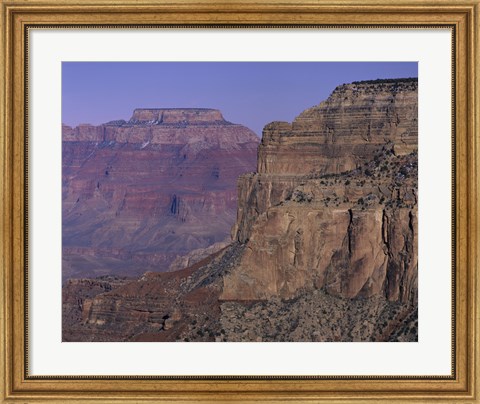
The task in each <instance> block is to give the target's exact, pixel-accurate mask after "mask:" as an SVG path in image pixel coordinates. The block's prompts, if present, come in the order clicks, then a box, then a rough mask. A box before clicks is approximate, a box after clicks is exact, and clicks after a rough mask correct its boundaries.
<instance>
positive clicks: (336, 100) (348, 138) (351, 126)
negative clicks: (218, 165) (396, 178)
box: [257, 79, 418, 175]
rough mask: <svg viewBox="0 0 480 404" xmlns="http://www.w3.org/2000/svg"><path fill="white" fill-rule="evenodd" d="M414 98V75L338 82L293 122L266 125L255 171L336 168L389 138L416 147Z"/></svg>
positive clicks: (399, 149) (402, 149)
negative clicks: (339, 83)
mask: <svg viewBox="0 0 480 404" xmlns="http://www.w3.org/2000/svg"><path fill="white" fill-rule="evenodd" d="M417 104H418V96H417V80H416V79H405V80H378V81H366V82H356V83H352V84H345V85H342V86H339V87H337V88H336V89H335V90H334V91H333V93H332V94H331V95H330V97H329V98H328V99H327V100H326V101H324V102H322V103H321V104H319V105H318V106H315V107H313V108H310V109H307V110H306V111H304V112H302V113H301V114H300V115H299V116H298V117H297V118H296V119H295V120H294V121H293V122H292V123H291V124H289V123H287V122H273V123H271V124H269V125H267V126H265V128H264V131H263V137H262V144H261V146H260V148H259V152H258V168H257V171H258V172H259V173H261V174H274V175H276V174H279V173H282V174H284V175H301V174H308V173H310V172H314V171H318V172H322V173H323V174H340V173H342V172H345V171H349V170H353V169H355V168H357V167H359V166H360V165H362V164H364V163H365V162H367V161H369V160H371V156H373V155H374V154H375V152H376V151H378V150H379V149H380V148H382V147H383V145H384V144H385V143H392V144H393V145H394V151H395V153H396V154H397V155H398V154H408V153H410V152H412V151H414V150H416V148H417V137H418V134H417V127H418V124H417V108H418V107H417ZM298 156H301V158H302V161H301V164H299V161H298Z"/></svg>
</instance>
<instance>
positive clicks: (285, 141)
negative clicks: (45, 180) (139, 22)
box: [63, 79, 418, 342]
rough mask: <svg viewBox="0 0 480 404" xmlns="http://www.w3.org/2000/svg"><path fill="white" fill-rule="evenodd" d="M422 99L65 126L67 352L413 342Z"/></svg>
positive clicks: (178, 113)
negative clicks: (267, 117) (270, 116)
mask: <svg viewBox="0 0 480 404" xmlns="http://www.w3.org/2000/svg"><path fill="white" fill-rule="evenodd" d="M417 92H418V91H417V80H416V79H387V80H374V81H363V82H353V83H350V84H343V85H340V86H338V87H337V88H336V89H335V90H334V91H333V93H332V94H331V95H330V97H329V98H328V99H327V100H325V101H323V102H321V103H320V104H319V105H317V106H314V107H312V108H309V109H307V110H305V111H304V112H302V113H301V114H300V115H299V116H297V117H296V118H295V120H294V121H293V122H291V123H288V122H272V123H269V124H267V125H266V126H265V127H264V130H263V136H262V140H261V142H260V144H258V142H259V141H258V139H257V137H256V135H255V134H254V133H253V132H251V131H250V130H248V129H247V128H245V127H243V126H241V125H235V124H231V123H229V122H226V121H225V120H224V119H223V117H222V116H221V113H220V112H218V111H216V110H201V109H196V110H187V109H185V110H178V109H171V110H170V109H158V110H157V109H155V110H146V109H139V110H136V111H135V112H134V114H133V116H132V118H131V119H130V121H128V122H125V121H115V122H111V123H107V124H104V125H101V126H97V127H93V126H88V125H87V126H83V125H82V126H79V127H77V128H74V129H72V128H69V127H64V128H63V134H64V142H63V147H64V157H63V164H64V167H63V170H64V171H63V187H64V188H63V198H64V199H63V203H64V205H63V220H64V222H63V223H64V224H63V226H64V234H63V242H64V250H63V251H64V257H63V260H64V263H63V265H64V280H65V282H64V287H63V341H218V342H220V341H296V342H300V341H325V342H326V341H417V340H418V314H417V313H418V310H417V306H418V276H417V271H418V262H417V261H418V251H417V244H418V225H417V221H418V214H417V204H418V179H417V177H418V156H417V149H418V147H417V144H418V133H417V127H418V120H417V109H418V106H417ZM257 149H258V151H257ZM237 178H238V179H237ZM232 225H233V226H232ZM228 234H230V236H228V237H227V235H228ZM132 246H133V247H132ZM112 269H113V270H112Z"/></svg>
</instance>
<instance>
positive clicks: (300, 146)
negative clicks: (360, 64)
mask: <svg viewBox="0 0 480 404" xmlns="http://www.w3.org/2000/svg"><path fill="white" fill-rule="evenodd" d="M416 147H417V81H416V80H411V79H408V80H395V81H386V82H382V81H379V82H360V83H354V84H348V85H342V86H340V87H338V88H337V89H336V90H335V91H334V92H333V93H332V95H331V96H330V97H329V98H328V100H327V101H325V102H323V103H321V104H320V105H319V106H317V107H313V108H311V109H309V110H307V111H305V112H303V113H302V114H300V116H299V117H297V118H296V119H295V121H294V122H293V123H292V124H288V123H278V122H277V123H272V124H269V125H267V126H266V127H265V129H264V135H263V138H262V143H261V145H260V146H259V152H258V156H259V157H258V172H257V173H254V174H247V175H243V176H242V177H241V178H240V179H239V184H238V188H239V204H238V211H237V223H236V226H235V227H234V229H233V236H234V237H235V239H236V240H237V241H238V242H240V243H246V245H247V249H246V253H245V255H244V256H243V258H242V260H241V262H240V264H239V266H238V267H237V268H235V270H233V271H232V272H231V273H230V274H229V275H228V276H227V277H226V278H225V283H224V289H223V293H222V299H224V300H264V299H269V298H271V297H274V296H279V297H282V298H292V297H294V296H295V295H296V294H297V293H298V291H300V290H303V289H305V288H307V289H313V288H326V290H327V291H328V292H329V293H331V294H334V295H337V296H341V297H347V298H353V297H371V296H378V295H382V296H385V297H386V298H388V299H389V300H395V301H397V300H398V301H401V302H412V301H414V300H415V299H416V290H417V286H416V285H417V237H418V233H417V169H416V167H417V165H416V164H417V155H416V152H415V150H416ZM396 169H399V170H400V169H401V170H402V171H401V172H400V171H397V170H396Z"/></svg>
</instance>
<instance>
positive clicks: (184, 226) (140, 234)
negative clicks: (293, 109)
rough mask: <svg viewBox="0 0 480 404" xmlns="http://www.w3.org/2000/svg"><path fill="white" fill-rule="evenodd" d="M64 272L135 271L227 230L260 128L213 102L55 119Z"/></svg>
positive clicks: (166, 261) (162, 263)
mask: <svg viewBox="0 0 480 404" xmlns="http://www.w3.org/2000/svg"><path fill="white" fill-rule="evenodd" d="M62 135H63V142H62V147H63V155H62V164H63V166H62V189H63V193H62V220H63V227H62V228H63V257H62V261H63V279H64V281H66V280H68V279H72V278H88V277H96V276H106V275H112V276H130V277H131V276H139V275H141V274H143V273H144V272H146V271H147V270H156V271H164V270H167V269H168V268H169V266H170V264H171V263H172V262H173V261H174V260H175V259H177V258H179V257H181V256H184V255H185V254H188V253H190V252H191V251H192V250H196V249H197V250H198V249H203V248H207V247H209V246H211V245H213V244H215V243H218V242H222V241H225V240H226V239H229V234H230V229H231V226H232V224H233V223H234V222H235V213H236V206H237V190H236V179H237V177H238V176H239V175H240V174H242V173H245V172H248V171H252V170H253V169H254V167H255V163H256V157H257V146H258V143H259V139H258V137H257V136H256V135H255V134H254V133H253V132H252V131H251V130H249V129H248V128H246V127H244V126H242V125H237V124H233V123H230V122H228V121H226V120H225V119H224V118H223V116H222V114H221V113H220V111H218V110H213V109H136V110H135V111H134V112H133V115H132V117H131V118H130V120H129V121H123V120H119V121H113V122H109V123H106V124H103V125H99V126H92V125H79V126H77V127H75V128H71V127H68V126H65V125H64V126H63V128H62Z"/></svg>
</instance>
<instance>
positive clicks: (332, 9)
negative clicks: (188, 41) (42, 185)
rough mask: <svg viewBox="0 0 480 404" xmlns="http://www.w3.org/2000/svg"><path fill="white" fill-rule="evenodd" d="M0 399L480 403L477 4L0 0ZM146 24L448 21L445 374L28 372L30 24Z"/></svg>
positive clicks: (423, 0) (438, 0)
mask: <svg viewBox="0 0 480 404" xmlns="http://www.w3.org/2000/svg"><path fill="white" fill-rule="evenodd" d="M0 5H1V21H2V41H1V47H2V49H1V53H2V55H4V57H3V58H2V60H1V74H0V80H1V87H2V92H1V94H2V97H1V103H0V112H1V113H0V123H1V142H0V155H1V157H2V164H1V165H0V170H1V172H0V184H1V193H2V205H1V206H2V214H1V216H0V227H1V235H2V253H1V255H0V256H1V269H2V276H1V277H0V290H1V302H2V305H1V306H2V310H1V311H0V317H1V318H0V320H1V321H0V341H1V345H0V358H1V362H2V363H1V371H0V377H1V384H0V386H1V387H0V391H1V394H0V399H1V400H2V402H5V403H7V402H8V403H10V402H12V403H13V402H22V403H27V402H28V403H33V402H45V403H46V402H68V403H80V402H81V403H85V402H92V403H97V402H105V403H108V402H112V403H113V402H115V403H133V402H135V403H139V402H214V401H218V402H226V401H237V402H262V403H268V402H271V403H274V402H306V403H307V402H310V403H313V402H365V403H367V402H368V403H380V402H385V401H387V400H398V401H401V402H409V403H413V402H422V403H423V402H428V401H433V400H443V402H449V403H450V402H456V403H460V402H480V393H479V390H480V370H479V369H480V362H479V356H480V320H479V313H480V310H479V308H480V298H479V296H480V294H479V276H478V267H479V266H478V264H479V255H478V251H479V244H478V241H479V237H478V233H479V228H478V223H479V220H478V198H479V194H478V181H479V178H480V177H479V162H478V155H479V130H478V128H479V125H480V122H479V119H480V113H479V100H480V98H479V96H480V79H479V69H478V68H479V56H478V54H479V52H478V49H479V46H480V41H479V31H480V30H479V18H480V1H479V0H465V1H455V0H446V1H442V0H432V1H430V0H418V1H413V0H398V1H396V2H395V3H391V4H388V3H385V2H382V1H379V0H359V1H358V0H357V1H354V0H331V1H318V0H299V1H295V0H286V1H282V2H280V1H278V0H273V1H268V0H259V1H256V0H244V1H236V0H234V1H230V2H227V1H225V2H223V1H218V2H212V1H209V0H164V1H158V2H157V1H154V0H138V1H134V0H86V1H83V2H77V1H75V0H18V1H16V0H10V1H8V0H0ZM146 25H158V26H160V25H161V26H187V25H195V26H202V27H205V28H208V27H213V26H242V27H248V26H257V27H258V26H272V25H274V26H276V27H281V28H285V29H288V27H289V26H294V25H297V26H298V25H304V26H305V25H312V26H325V27H327V26H332V27H333V26H334V27H340V26H344V27H357V28H362V27H363V28H378V27H410V28H415V27H432V28H435V27H440V26H441V27H451V28H452V30H454V33H455V35H454V46H453V50H452V53H453V55H452V56H453V62H454V63H453V72H452V74H453V76H452V80H453V82H454V84H455V85H454V87H453V89H454V92H453V98H454V102H453V117H454V119H453V128H452V129H453V133H454V134H455V137H454V139H455V142H454V150H455V155H454V162H455V164H454V190H455V195H454V204H453V206H454V212H452V214H453V215H454V218H455V220H454V222H453V223H454V229H453V230H454V231H453V234H454V237H455V239H454V240H453V245H454V255H453V258H452V262H453V267H454V268H455V274H454V275H455V276H454V283H453V285H452V287H453V288H454V289H453V292H454V293H453V295H454V297H455V299H454V302H453V303H454V304H453V307H454V313H453V316H454V318H455V321H454V329H453V330H452V331H453V332H452V335H453V341H452V346H453V350H452V355H453V358H452V359H453V363H454V366H453V369H452V374H451V376H448V377H432V376H424V377H422V376H418V377H417V376H415V377H390V376H375V375H371V376H366V377H363V376H345V377H333V376H332V377H328V376H325V377H315V376H313V377H309V376H304V377H295V376H277V377H275V376H264V377H256V376H215V377H202V376H194V375H192V376H183V377H175V376H171V377H168V376H164V377H158V378H157V377H141V376H135V375H132V376H128V377H122V376H82V377H75V376H61V375H59V376H45V377H38V376H30V375H29V374H28V371H27V370H28V368H27V363H28V346H27V331H28V329H27V327H28V322H27V317H26V316H27V310H26V308H27V305H28V295H27V289H28V278H27V272H26V271H25V268H26V266H27V263H28V245H27V243H26V242H25V240H26V232H27V231H28V223H27V220H26V219H27V218H28V217H27V215H26V214H25V213H26V212H27V210H28V198H27V194H26V192H27V191H26V183H27V179H28V172H27V169H26V167H27V166H26V156H27V150H28V136H27V135H28V120H27V108H28V97H27V93H26V88H27V87H26V84H25V83H27V80H28V77H27V69H26V65H25V63H26V60H25V55H26V54H27V51H28V43H27V38H28V29H29V27H41V26H49V27H54V26H63V27H67V26H68V27H84V28H86V29H88V28H94V27H98V28H108V27H113V26H115V27H123V26H125V27H135V26H146Z"/></svg>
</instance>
